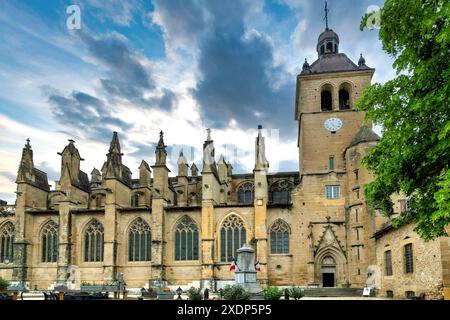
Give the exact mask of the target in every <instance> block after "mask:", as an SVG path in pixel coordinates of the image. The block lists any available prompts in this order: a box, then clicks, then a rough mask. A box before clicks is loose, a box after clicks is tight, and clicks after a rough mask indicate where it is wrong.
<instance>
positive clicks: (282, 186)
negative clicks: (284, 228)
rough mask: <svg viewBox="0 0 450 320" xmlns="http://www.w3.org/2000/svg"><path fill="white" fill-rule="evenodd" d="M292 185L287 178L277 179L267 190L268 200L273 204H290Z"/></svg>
mask: <svg viewBox="0 0 450 320" xmlns="http://www.w3.org/2000/svg"><path fill="white" fill-rule="evenodd" d="M293 187H294V186H293V185H292V183H291V182H290V181H288V180H279V181H277V182H275V183H273V184H272V186H271V187H270V192H269V201H270V202H271V203H275V204H290V203H291V191H292V189H293Z"/></svg>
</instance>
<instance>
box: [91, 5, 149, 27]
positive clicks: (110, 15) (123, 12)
mask: <svg viewBox="0 0 450 320" xmlns="http://www.w3.org/2000/svg"><path fill="white" fill-rule="evenodd" d="M86 3H87V4H88V5H89V6H90V7H91V9H94V10H90V11H91V12H92V11H94V14H95V15H96V16H97V17H99V18H100V19H101V20H109V21H112V22H114V23H115V24H117V25H119V26H130V24H131V23H132V21H133V18H134V16H135V15H136V14H137V13H139V12H140V11H142V10H143V9H144V5H143V2H142V1H141V0H127V1H123V0H108V1H104V0H86ZM95 9H96V10H95Z"/></svg>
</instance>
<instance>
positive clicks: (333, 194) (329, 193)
mask: <svg viewBox="0 0 450 320" xmlns="http://www.w3.org/2000/svg"><path fill="white" fill-rule="evenodd" d="M325 194H326V197H327V199H338V198H339V197H340V196H341V189H340V187H339V186H325Z"/></svg>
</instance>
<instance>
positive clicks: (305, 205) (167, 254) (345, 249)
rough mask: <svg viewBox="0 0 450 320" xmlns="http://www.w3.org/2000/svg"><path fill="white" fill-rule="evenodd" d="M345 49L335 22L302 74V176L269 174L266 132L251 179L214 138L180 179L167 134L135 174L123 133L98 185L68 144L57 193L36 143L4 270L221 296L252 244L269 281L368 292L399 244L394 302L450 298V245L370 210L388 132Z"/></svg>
mask: <svg viewBox="0 0 450 320" xmlns="http://www.w3.org/2000/svg"><path fill="white" fill-rule="evenodd" d="M329 44H332V45H331V46H329ZM338 44H339V38H338V36H337V34H335V33H334V32H333V31H332V30H330V29H328V28H327V29H326V30H325V31H324V32H323V33H322V34H321V35H320V37H319V42H318V47H317V48H318V59H317V61H315V62H314V63H313V64H312V65H309V64H308V63H307V62H306V61H305V64H304V65H303V70H302V72H301V74H299V75H298V77H297V90H296V96H295V97H296V98H295V99H296V106H295V119H296V120H297V121H298V148H299V171H296V172H278V173H271V172H270V171H269V163H268V161H267V159H266V152H265V151H266V150H265V142H264V137H263V136H262V130H261V127H259V131H258V136H257V137H256V140H255V167H254V170H253V172H252V173H247V174H233V172H232V169H233V168H232V165H231V164H230V163H229V162H226V161H225V159H224V158H223V157H222V156H220V157H219V159H218V160H217V161H216V158H217V157H216V155H215V149H214V142H213V140H212V138H211V132H210V131H208V135H207V138H206V140H205V142H204V144H203V150H204V154H203V165H202V168H201V172H200V171H199V169H198V168H197V166H196V164H191V165H189V164H188V163H187V161H186V158H185V157H184V155H183V154H182V153H181V154H180V156H179V159H178V173H177V175H176V176H169V169H168V168H167V166H166V158H167V151H166V145H165V141H164V136H163V133H162V132H161V133H160V137H159V142H158V145H157V147H156V150H155V153H156V161H155V163H154V164H153V166H149V164H147V163H146V162H145V161H142V163H141V165H140V166H139V177H137V178H132V176H131V171H130V169H129V168H128V167H126V166H125V165H124V164H123V163H122V156H123V154H122V153H121V146H120V141H119V136H118V134H117V133H114V134H113V137H112V140H111V144H110V147H109V150H108V154H107V157H106V160H105V163H104V165H103V167H102V169H101V170H100V171H99V170H97V169H94V170H92V173H91V177H90V179H89V178H88V175H87V174H86V173H84V172H83V171H81V169H80V162H81V161H83V159H82V158H81V156H80V154H79V152H78V150H77V148H76V147H75V142H74V141H72V140H69V143H68V145H67V146H66V147H65V148H64V149H63V151H62V152H61V153H60V156H61V177H60V179H59V181H57V182H56V188H55V190H50V187H49V185H48V181H47V176H46V174H45V173H44V172H42V171H40V170H38V169H37V168H35V166H34V162H33V151H32V148H31V145H30V143H29V141H28V142H27V144H26V145H25V147H24V148H23V152H22V159H21V162H20V165H19V170H18V175H17V181H16V182H17V199H16V204H15V206H14V207H13V209H11V210H9V211H8V212H9V213H6V211H7V210H6V209H5V210H3V211H4V212H5V213H4V214H3V213H2V214H0V232H1V231H2V230H3V229H4V226H5V225H6V224H7V223H12V224H13V225H14V237H13V242H14V245H13V249H14V250H13V251H14V253H13V256H11V257H10V258H11V259H9V260H11V261H6V260H3V259H2V261H1V262H0V276H2V277H4V278H6V279H8V280H12V281H14V282H17V283H22V284H25V285H27V286H29V287H31V288H34V287H38V288H48V287H52V286H54V285H68V284H71V283H72V284H76V285H79V283H80V282H91V283H92V282H96V283H102V282H105V281H110V280H115V279H117V278H118V274H119V273H123V275H124V279H125V282H126V284H127V287H128V288H141V287H146V286H148V285H149V284H155V283H160V282H161V281H163V282H165V283H166V284H168V285H173V286H190V285H195V286H201V287H210V288H212V289H217V288H218V287H221V286H223V285H225V284H227V283H229V282H230V281H233V279H234V273H233V272H232V271H230V270H229V265H230V262H231V258H232V257H234V255H235V250H236V249H237V247H239V246H241V245H242V244H243V243H247V244H249V245H250V246H252V247H253V248H254V249H255V255H256V259H257V260H258V261H259V263H260V266H261V271H260V272H258V275H257V277H258V280H259V281H260V283H261V284H262V285H263V286H265V285H267V284H271V285H299V286H319V287H320V286H331V287H335V286H336V287H348V286H351V287H358V288H362V287H364V286H365V285H366V281H367V272H368V270H369V269H370V270H372V269H374V268H375V270H376V269H377V268H378V269H379V270H383V265H382V261H383V260H382V256H383V250H385V248H386V246H390V247H391V248H392V253H393V267H394V272H395V273H394V274H395V275H394V276H391V277H385V276H383V277H382V281H381V284H379V285H378V289H379V292H380V294H381V295H383V294H385V293H386V291H389V290H391V291H394V295H395V296H396V297H402V295H403V294H404V292H405V291H414V292H416V293H418V294H419V293H420V292H422V291H423V292H426V293H427V294H428V297H439V296H440V295H442V292H447V294H448V288H449V283H450V278H449V277H450V271H449V270H450V267H449V264H448V261H449V260H450V249H449V248H450V243H449V242H448V239H447V238H446V239H440V240H436V241H434V242H431V243H423V242H422V241H421V240H420V239H418V237H417V236H416V235H415V233H414V232H413V231H412V227H404V228H401V229H399V230H392V229H390V230H387V229H386V227H385V226H386V222H387V221H386V219H384V218H383V217H381V216H380V215H379V214H377V213H376V212H371V211H369V209H368V207H367V204H366V201H365V199H364V192H363V189H364V185H365V184H366V183H368V182H370V181H371V179H372V176H371V175H370V173H369V172H368V171H367V170H366V169H365V168H364V167H362V166H361V159H362V158H363V157H364V155H366V154H367V152H368V151H369V150H370V148H372V147H373V146H374V145H375V144H376V143H377V141H378V139H379V138H378V136H377V135H376V134H375V133H374V132H373V131H372V129H371V123H370V122H366V121H365V120H364V117H365V115H364V113H363V112H361V111H357V110H355V103H356V101H357V100H358V99H359V98H360V96H361V93H362V91H363V89H364V87H366V86H368V85H370V81H371V79H372V76H373V73H374V69H371V68H369V67H367V65H366V64H365V61H364V59H363V58H362V57H361V59H360V61H359V62H358V64H357V65H356V64H354V63H353V62H352V61H351V60H350V59H349V58H347V56H345V54H342V53H339V51H338V50H339V47H338ZM325 48H326V49H325ZM49 223H53V224H54V225H56V226H57V232H55V234H54V237H53V235H51V236H50V237H46V236H45V234H44V230H46V229H45V228H46V226H48V225H49ZM94 226H95V228H94ZM138 226H140V228H141V229H139V230H140V231H135V230H137V228H138ZM2 228H3V229H2ZM142 230H147V231H142ZM380 230H381V231H382V232H381V231H380ZM135 232H137V233H135ZM377 232H378V233H377ZM380 232H381V233H380ZM374 234H376V237H375V238H374V237H373V235H374ZM137 235H138V236H137ZM407 237H409V238H407ZM404 238H405V239H407V240H400V239H404ZM183 239H184V240H183ZM404 241H411V242H413V244H414V253H415V259H417V262H415V265H416V271H415V273H414V274H413V275H408V276H405V275H402V273H401V271H400V269H401V266H400V265H401V248H400V246H401V245H404V243H403V242H404ZM138 244H139V245H138ZM51 246H54V247H53V249H52V247H51ZM54 248H57V249H54ZM419 256H420V257H419ZM444 257H445V259H444ZM415 261H416V260H415ZM7 262H9V263H7ZM74 270H75V271H74ZM72 274H76V275H77V276H76V277H77V279H73V278H72ZM397 275H398V276H397ZM400 275H401V276H400ZM444 283H445V288H443V286H444ZM445 290H447V291H445Z"/></svg>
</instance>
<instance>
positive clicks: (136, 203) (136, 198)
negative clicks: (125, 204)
mask: <svg viewBox="0 0 450 320" xmlns="http://www.w3.org/2000/svg"><path fill="white" fill-rule="evenodd" d="M131 206H132V207H139V194H138V193H135V194H133V196H132V197H131Z"/></svg>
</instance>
